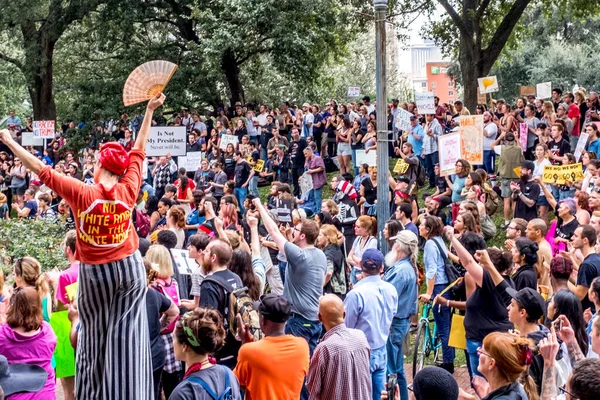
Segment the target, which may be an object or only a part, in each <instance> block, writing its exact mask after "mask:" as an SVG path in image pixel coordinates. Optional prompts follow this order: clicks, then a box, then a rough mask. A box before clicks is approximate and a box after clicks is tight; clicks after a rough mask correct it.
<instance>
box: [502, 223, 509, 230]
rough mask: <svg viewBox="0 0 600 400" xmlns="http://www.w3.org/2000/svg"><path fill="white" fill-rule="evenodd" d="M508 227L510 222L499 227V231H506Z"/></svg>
mask: <svg viewBox="0 0 600 400" xmlns="http://www.w3.org/2000/svg"><path fill="white" fill-rule="evenodd" d="M509 225H510V222H505V223H503V224H502V226H501V227H500V228H501V229H506V228H508V226H509Z"/></svg>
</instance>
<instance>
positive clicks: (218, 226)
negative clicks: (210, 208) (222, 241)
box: [213, 217, 223, 231]
mask: <svg viewBox="0 0 600 400" xmlns="http://www.w3.org/2000/svg"><path fill="white" fill-rule="evenodd" d="M213 222H214V224H215V228H216V229H217V230H218V231H219V230H221V229H223V220H222V219H221V218H219V217H215V219H214V220H213Z"/></svg>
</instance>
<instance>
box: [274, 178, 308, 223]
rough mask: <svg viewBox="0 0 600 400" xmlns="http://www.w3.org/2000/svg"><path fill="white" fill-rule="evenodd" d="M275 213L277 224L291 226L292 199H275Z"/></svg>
mask: <svg viewBox="0 0 600 400" xmlns="http://www.w3.org/2000/svg"><path fill="white" fill-rule="evenodd" d="M304 175H306V174H304ZM275 213H276V214H277V218H279V222H281V223H283V224H288V223H289V224H291V223H292V199H277V200H276V201H275Z"/></svg>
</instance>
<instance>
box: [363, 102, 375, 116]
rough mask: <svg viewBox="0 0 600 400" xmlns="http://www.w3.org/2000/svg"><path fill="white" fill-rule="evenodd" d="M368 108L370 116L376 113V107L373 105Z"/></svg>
mask: <svg viewBox="0 0 600 400" xmlns="http://www.w3.org/2000/svg"><path fill="white" fill-rule="evenodd" d="M365 107H367V111H368V112H369V114H371V113H372V112H373V111H375V106H374V105H373V104H369V105H368V106H365Z"/></svg>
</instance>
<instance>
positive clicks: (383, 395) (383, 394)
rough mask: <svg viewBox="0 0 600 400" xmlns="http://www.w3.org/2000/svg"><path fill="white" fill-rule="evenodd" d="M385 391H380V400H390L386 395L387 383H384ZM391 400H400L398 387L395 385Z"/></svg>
mask: <svg viewBox="0 0 600 400" xmlns="http://www.w3.org/2000/svg"><path fill="white" fill-rule="evenodd" d="M384 385H385V388H386V390H382V391H381V400H392V399H390V398H388V393H387V382H385V383H384ZM393 400H400V386H398V385H396V387H395V388H394V399H393Z"/></svg>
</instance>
